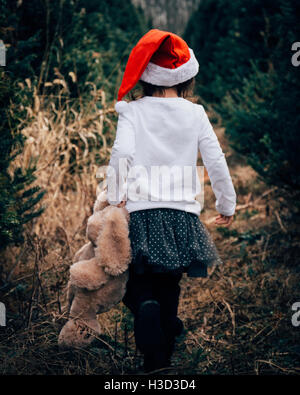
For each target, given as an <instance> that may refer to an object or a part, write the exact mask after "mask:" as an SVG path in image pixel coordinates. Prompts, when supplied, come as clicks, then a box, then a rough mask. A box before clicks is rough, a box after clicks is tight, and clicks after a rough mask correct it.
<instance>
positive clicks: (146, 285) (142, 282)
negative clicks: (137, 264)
mask: <svg viewBox="0 0 300 395" xmlns="http://www.w3.org/2000/svg"><path fill="white" fill-rule="evenodd" d="M181 278H182V274H178V273H177V274H174V273H171V272H169V273H153V272H151V268H150V270H149V272H145V273H144V274H136V273H135V272H134V271H133V268H132V266H130V268H129V280H128V282H127V288H126V293H125V296H124V298H123V302H124V304H125V306H127V307H128V308H129V309H130V310H131V312H132V313H133V314H134V316H135V317H136V316H137V313H138V310H139V307H140V305H141V303H142V302H144V301H146V300H151V299H154V300H156V301H157V302H158V303H159V304H160V311H161V325H162V329H163V331H164V332H165V335H166V336H167V338H169V339H170V340H172V339H173V338H174V325H175V320H176V317H177V310H178V302H179V295H180V286H179V281H180V280H181Z"/></svg>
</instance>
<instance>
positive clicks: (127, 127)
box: [106, 102, 135, 205]
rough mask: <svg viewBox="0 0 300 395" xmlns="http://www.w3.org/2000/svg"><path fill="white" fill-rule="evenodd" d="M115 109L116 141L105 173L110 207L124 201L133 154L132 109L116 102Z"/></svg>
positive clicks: (126, 104) (127, 105)
mask: <svg viewBox="0 0 300 395" xmlns="http://www.w3.org/2000/svg"><path fill="white" fill-rule="evenodd" d="M115 108H116V111H117V112H119V118H118V124H117V132H116V139H115V141H114V144H113V147H112V151H111V157H110V161H109V167H108V170H107V172H106V178H107V199H108V202H109V203H110V204H112V205H117V204H119V203H120V202H121V201H122V200H126V197H127V183H126V175H127V173H128V170H129V168H130V167H131V165H132V162H133V158H134V153H135V133H134V121H133V112H132V109H131V108H130V105H129V104H128V103H126V102H118V103H117V104H116V106H115Z"/></svg>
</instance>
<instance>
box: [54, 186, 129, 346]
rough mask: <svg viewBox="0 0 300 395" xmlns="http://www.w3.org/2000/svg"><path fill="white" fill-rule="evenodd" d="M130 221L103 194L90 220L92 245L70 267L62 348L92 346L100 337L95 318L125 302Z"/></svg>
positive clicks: (90, 242) (81, 252)
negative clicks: (67, 318)
mask: <svg viewBox="0 0 300 395" xmlns="http://www.w3.org/2000/svg"><path fill="white" fill-rule="evenodd" d="M128 221H129V214H128V212H127V210H126V209H125V208H119V207H116V206H110V205H109V203H108V202H107V200H106V191H102V192H101V193H100V194H99V195H98V197H97V200H96V202H95V204H94V210H93V215H92V216H91V217H90V218H89V219H88V223H87V232H86V233H87V237H88V239H89V242H88V243H87V244H85V245H84V246H83V247H82V248H80V250H79V251H77V253H76V254H75V257H74V264H73V265H72V266H71V267H70V279H69V283H68V291H67V299H68V312H69V321H68V322H67V323H66V324H65V325H64V327H63V328H62V330H61V332H60V334H59V338H58V343H59V345H60V346H64V347H84V346H87V345H89V344H90V343H91V342H92V341H93V340H94V338H95V336H97V335H99V334H100V333H101V327H100V324H99V322H98V321H97V317H96V315H97V314H100V313H103V312H106V311H108V310H110V309H111V308H112V307H113V306H115V305H116V304H118V303H119V302H120V301H121V300H122V298H123V296H124V294H125V290H126V283H127V279H128V271H127V269H128V264H129V262H130V257H131V251H130V241H129V237H128Z"/></svg>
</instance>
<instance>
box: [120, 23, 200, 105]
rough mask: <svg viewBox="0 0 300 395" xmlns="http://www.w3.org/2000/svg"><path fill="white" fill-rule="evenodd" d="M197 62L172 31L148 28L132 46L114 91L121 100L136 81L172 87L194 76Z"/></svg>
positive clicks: (184, 43) (190, 50)
mask: <svg viewBox="0 0 300 395" xmlns="http://www.w3.org/2000/svg"><path fill="white" fill-rule="evenodd" d="M198 70H199V64H198V62H197V59H196V58H195V55H194V52H193V50H192V49H191V48H189V47H188V45H187V43H186V42H185V41H184V40H183V39H182V38H180V37H179V36H177V35H176V34H174V33H170V32H166V31H162V30H158V29H152V30H150V31H149V32H148V33H146V34H145V35H144V36H143V37H142V38H141V39H140V40H139V42H138V43H137V44H136V46H135V47H134V48H133V49H132V51H131V53H130V55H129V58H128V62H127V65H126V68H125V72H124V75H123V79H122V83H121V86H120V89H119V92H118V101H119V100H121V99H122V98H123V97H124V96H125V95H126V94H127V93H128V92H129V91H130V90H131V89H132V88H133V87H134V86H135V85H136V84H137V82H138V81H139V80H142V81H145V82H148V83H150V84H152V85H160V86H174V85H177V84H180V83H182V82H184V81H187V80H189V79H190V78H192V77H194V76H195V75H196V74H197V73H198Z"/></svg>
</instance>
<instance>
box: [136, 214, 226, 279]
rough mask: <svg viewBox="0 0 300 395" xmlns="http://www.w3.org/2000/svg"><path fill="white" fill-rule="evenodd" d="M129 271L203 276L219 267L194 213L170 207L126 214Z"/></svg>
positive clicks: (215, 251) (211, 246)
mask: <svg viewBox="0 0 300 395" xmlns="http://www.w3.org/2000/svg"><path fill="white" fill-rule="evenodd" d="M129 237H130V242H131V250H132V262H131V269H133V270H134V271H135V272H136V273H140V274H142V273H145V272H147V271H151V272H159V273H161V272H172V273H176V272H178V273H179V272H181V273H182V272H186V273H187V275H188V276H189V277H207V268H208V267H211V266H213V265H216V264H222V263H223V262H222V260H221V258H220V256H219V254H218V251H217V248H216V246H215V243H214V241H213V240H212V238H211V236H210V234H209V232H208V230H207V229H206V227H205V225H204V224H203V223H202V222H201V220H200V219H199V217H198V216H197V215H196V214H193V213H190V212H186V211H183V210H176V209H171V208H154V209H147V210H139V211H133V212H131V213H130V222H129Z"/></svg>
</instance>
